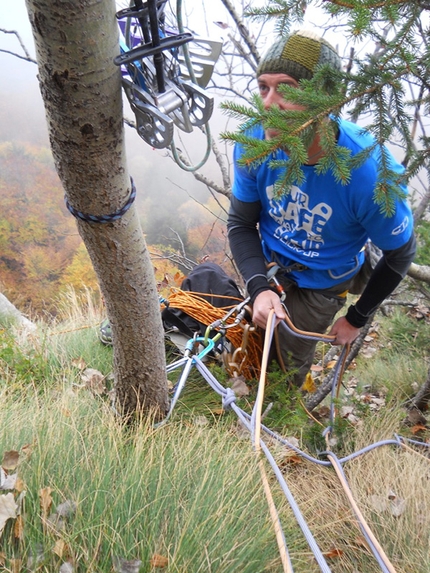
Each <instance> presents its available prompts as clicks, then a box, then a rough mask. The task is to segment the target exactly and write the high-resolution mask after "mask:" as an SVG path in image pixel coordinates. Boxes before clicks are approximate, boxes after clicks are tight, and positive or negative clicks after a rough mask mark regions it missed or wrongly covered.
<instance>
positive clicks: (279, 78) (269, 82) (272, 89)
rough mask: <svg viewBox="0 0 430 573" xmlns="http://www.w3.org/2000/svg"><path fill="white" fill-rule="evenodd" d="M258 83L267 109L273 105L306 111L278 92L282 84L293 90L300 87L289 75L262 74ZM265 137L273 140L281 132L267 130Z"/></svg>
mask: <svg viewBox="0 0 430 573" xmlns="http://www.w3.org/2000/svg"><path fill="white" fill-rule="evenodd" d="M257 81H258V89H259V91H260V96H261V98H262V100H263V103H264V107H265V108H266V109H269V107H270V106H272V105H276V106H277V107H279V109H285V110H289V111H302V110H304V109H305V108H304V107H303V106H301V105H299V104H296V103H291V102H288V101H286V100H285V99H284V98H283V97H282V95H281V94H280V93H279V91H278V87H279V86H280V85H281V84H286V85H288V86H291V87H293V88H298V87H299V84H298V82H297V81H296V80H295V79H294V78H292V77H291V76H288V75H287V74H261V76H259V77H258V79H257ZM265 135H266V139H273V138H274V137H276V136H277V135H279V132H278V131H277V130H276V129H266V130H265Z"/></svg>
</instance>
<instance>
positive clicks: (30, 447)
mask: <svg viewBox="0 0 430 573" xmlns="http://www.w3.org/2000/svg"><path fill="white" fill-rule="evenodd" d="M34 446H35V442H33V443H32V444H25V446H22V448H21V452H22V453H23V454H24V455H25V456H26V457H27V458H29V457H30V456H31V454H32V453H33V449H34Z"/></svg>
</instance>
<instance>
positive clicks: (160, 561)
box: [150, 553, 169, 568]
mask: <svg viewBox="0 0 430 573" xmlns="http://www.w3.org/2000/svg"><path fill="white" fill-rule="evenodd" d="M168 564H169V560H168V558H167V557H164V556H163V555H159V554H158V553H154V555H153V556H152V557H151V561H150V565H151V567H160V568H163V567H167V566H168Z"/></svg>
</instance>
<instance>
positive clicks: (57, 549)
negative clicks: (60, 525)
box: [52, 539, 70, 559]
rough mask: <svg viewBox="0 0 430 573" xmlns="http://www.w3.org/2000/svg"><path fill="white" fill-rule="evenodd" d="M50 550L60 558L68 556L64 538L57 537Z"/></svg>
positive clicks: (68, 550) (68, 549)
mask: <svg viewBox="0 0 430 573" xmlns="http://www.w3.org/2000/svg"><path fill="white" fill-rule="evenodd" d="M52 551H53V552H54V553H55V555H58V557H59V558H60V559H67V557H69V556H70V548H69V546H68V545H67V543H66V542H65V541H64V539H57V541H56V542H55V545H54V548H53V550H52Z"/></svg>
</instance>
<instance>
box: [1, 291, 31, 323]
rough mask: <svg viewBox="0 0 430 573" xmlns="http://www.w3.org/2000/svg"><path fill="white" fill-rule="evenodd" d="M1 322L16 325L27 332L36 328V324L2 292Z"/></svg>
mask: <svg viewBox="0 0 430 573" xmlns="http://www.w3.org/2000/svg"><path fill="white" fill-rule="evenodd" d="M0 324H2V325H3V326H8V325H9V324H12V325H16V326H18V327H19V328H22V329H24V330H26V331H27V332H32V331H34V330H36V325H35V324H34V323H33V322H31V320H28V318H26V317H25V316H23V315H22V314H21V313H20V312H19V310H18V309H17V308H16V306H14V305H13V304H12V303H11V302H10V301H9V299H7V298H6V297H5V296H4V294H2V293H0Z"/></svg>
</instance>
